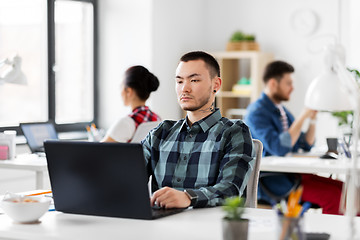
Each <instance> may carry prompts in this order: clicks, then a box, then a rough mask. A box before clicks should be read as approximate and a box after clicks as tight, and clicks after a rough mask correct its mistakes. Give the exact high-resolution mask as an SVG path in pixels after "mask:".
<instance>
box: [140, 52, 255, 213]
mask: <svg viewBox="0 0 360 240" xmlns="http://www.w3.org/2000/svg"><path fill="white" fill-rule="evenodd" d="M220 86H221V79H220V68H219V65H218V63H217V61H216V60H215V58H214V57H212V56H211V55H209V54H207V53H205V52H190V53H187V54H185V55H184V56H182V57H181V59H180V63H179V65H178V68H177V70H176V93H177V97H178V102H179V104H180V106H181V108H182V109H183V110H185V111H187V116H186V118H185V119H181V120H179V121H177V122H176V121H168V120H166V121H163V122H162V123H161V124H160V125H159V126H158V127H157V128H155V129H154V130H152V131H151V132H150V133H149V134H148V136H147V137H146V138H145V140H144V141H143V148H144V155H145V159H146V164H147V169H148V173H149V175H152V177H153V178H152V188H153V189H152V190H153V191H155V192H154V194H153V196H152V198H151V203H152V204H157V205H159V206H160V207H164V208H185V207H188V206H193V207H209V206H216V205H219V204H221V203H222V201H223V199H224V198H225V197H229V196H234V195H240V196H241V195H242V193H243V191H244V189H245V187H246V184H247V181H248V178H249V176H250V173H251V170H252V169H253V164H254V163H253V159H254V150H253V145H252V138H251V135H250V131H249V129H248V127H247V126H246V125H245V124H244V123H243V122H242V121H241V120H237V121H231V120H229V119H227V118H224V117H222V116H221V114H220V110H219V109H217V108H215V107H214V100H215V93H216V92H217V91H219V89H220Z"/></svg>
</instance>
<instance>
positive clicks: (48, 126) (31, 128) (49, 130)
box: [20, 122, 58, 153]
mask: <svg viewBox="0 0 360 240" xmlns="http://www.w3.org/2000/svg"><path fill="white" fill-rule="evenodd" d="M20 128H21V130H22V132H23V134H24V136H25V138H26V141H27V143H28V145H29V148H30V150H31V152H32V153H36V152H44V141H45V140H50V139H55V140H56V139H58V135H57V133H56V130H55V127H54V125H53V124H52V123H50V122H37V123H21V124H20Z"/></svg>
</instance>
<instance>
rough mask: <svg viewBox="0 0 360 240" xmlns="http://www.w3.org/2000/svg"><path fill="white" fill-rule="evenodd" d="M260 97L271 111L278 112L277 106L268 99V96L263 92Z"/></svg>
mask: <svg viewBox="0 0 360 240" xmlns="http://www.w3.org/2000/svg"><path fill="white" fill-rule="evenodd" d="M260 99H261V100H262V102H263V103H264V105H265V107H266V108H267V109H269V110H270V111H272V112H277V113H280V110H279V108H278V107H277V106H276V105H275V103H273V101H271V100H270V98H269V97H268V96H267V95H266V94H265V93H264V92H262V93H261V96H260Z"/></svg>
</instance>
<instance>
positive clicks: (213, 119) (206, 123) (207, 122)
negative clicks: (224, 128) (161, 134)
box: [180, 108, 222, 132]
mask: <svg viewBox="0 0 360 240" xmlns="http://www.w3.org/2000/svg"><path fill="white" fill-rule="evenodd" d="M221 118H222V116H221V113H220V110H219V108H215V112H213V113H211V114H210V115H208V116H206V117H204V118H203V119H201V120H199V121H197V122H194V123H193V125H192V126H194V125H199V126H200V128H201V129H202V130H203V132H206V131H207V130H209V128H211V127H212V126H214V125H215V124H216V123H217V122H218V121H219V120H220V119H221ZM187 127H188V124H187V116H186V118H185V119H184V122H183V123H182V125H181V127H180V129H184V128H185V129H186V128H187Z"/></svg>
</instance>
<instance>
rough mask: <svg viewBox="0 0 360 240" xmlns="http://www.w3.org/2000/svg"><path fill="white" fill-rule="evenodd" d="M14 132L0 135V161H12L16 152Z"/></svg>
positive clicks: (9, 131) (5, 132) (10, 131)
mask: <svg viewBox="0 0 360 240" xmlns="http://www.w3.org/2000/svg"><path fill="white" fill-rule="evenodd" d="M15 138H16V131H12V130H8V131H4V132H3V133H0V160H6V159H14V158H15V152H16V141H15Z"/></svg>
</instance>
